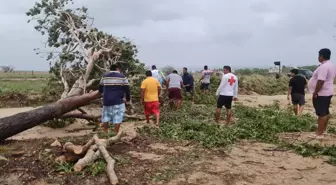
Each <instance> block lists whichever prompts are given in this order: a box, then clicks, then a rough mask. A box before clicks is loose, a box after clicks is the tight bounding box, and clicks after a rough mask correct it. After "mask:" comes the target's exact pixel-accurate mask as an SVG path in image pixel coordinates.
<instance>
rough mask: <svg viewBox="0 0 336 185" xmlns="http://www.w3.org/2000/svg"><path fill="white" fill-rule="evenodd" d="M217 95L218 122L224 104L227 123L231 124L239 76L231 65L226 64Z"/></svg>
mask: <svg viewBox="0 0 336 185" xmlns="http://www.w3.org/2000/svg"><path fill="white" fill-rule="evenodd" d="M216 96H218V100H217V109H216V122H217V123H219V117H220V114H221V109H222V107H223V106H224V107H225V108H226V123H227V124H230V122H231V115H232V113H231V107H232V100H234V101H237V96H238V78H237V76H236V75H234V74H232V73H231V67H230V66H224V75H223V76H222V80H221V83H220V85H219V87H218V89H217V92H216Z"/></svg>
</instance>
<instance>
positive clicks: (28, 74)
mask: <svg viewBox="0 0 336 185" xmlns="http://www.w3.org/2000/svg"><path fill="white" fill-rule="evenodd" d="M49 75H50V74H49V72H48V71H14V72H10V73H4V72H3V71H0V79H3V78H5V79H8V78H48V77H49Z"/></svg>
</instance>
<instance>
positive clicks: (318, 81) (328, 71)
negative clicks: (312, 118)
mask: <svg viewBox="0 0 336 185" xmlns="http://www.w3.org/2000/svg"><path fill="white" fill-rule="evenodd" d="M330 56H331V51H330V50H329V49H328V48H323V49H321V50H320V51H319V52H318V61H319V62H320V65H319V66H318V67H317V69H315V71H314V73H313V75H312V77H311V78H310V79H309V82H308V89H309V92H310V93H312V94H313V97H312V99H313V105H314V109H315V113H316V115H317V116H318V119H317V124H318V126H317V131H316V133H315V134H312V135H311V136H309V137H311V138H317V139H321V138H323V137H324V132H325V131H326V130H327V125H328V122H329V118H330V112H329V106H330V103H331V98H332V97H333V95H334V80H335V75H336V70H335V66H334V64H333V63H332V62H331V61H330Z"/></svg>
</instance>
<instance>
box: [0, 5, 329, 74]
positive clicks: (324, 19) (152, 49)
mask: <svg viewBox="0 0 336 185" xmlns="http://www.w3.org/2000/svg"><path fill="white" fill-rule="evenodd" d="M75 1H76V2H75V3H77V5H79V6H82V5H85V6H87V7H88V8H89V12H90V14H91V15H92V16H93V17H95V26H97V27H98V28H99V29H102V30H104V31H107V32H109V33H111V34H113V35H115V36H119V37H127V38H129V39H131V40H132V41H134V43H135V44H137V45H138V47H139V51H140V53H139V58H140V59H141V60H142V61H143V62H145V63H146V64H148V65H151V64H157V65H158V66H161V67H162V66H165V65H168V64H170V65H174V66H176V67H183V66H187V67H189V68H193V67H201V66H203V65H205V64H208V65H209V66H210V67H212V68H214V67H220V66H223V65H224V64H228V65H232V66H234V67H244V66H246V67H251V66H264V67H267V66H272V64H273V61H275V60H281V61H283V63H284V64H289V65H305V64H315V63H316V62H317V61H316V55H317V54H316V53H317V51H318V50H319V49H320V48H322V47H329V48H330V49H331V50H332V51H335V50H336V47H335V44H336V41H335V39H334V36H335V28H334V24H335V21H336V18H335V15H336V1H334V0H323V1H320V0H310V1H307V0H297V1H292V0H282V1H273V0H250V1H246V0H236V1H229V0H209V1H204V0H170V1H166V0H142V1H134V0H123V1H110V0H95V1H92V0H81V1H79V0H75ZM13 2H14V1H13ZM13 2H11V1H4V2H2V5H1V6H0V27H1V29H0V50H1V51H2V54H1V55H0V65H1V64H12V65H14V66H16V67H17V68H21V69H35V70H43V69H48V63H47V62H46V61H44V60H43V59H41V58H40V57H39V56H36V55H35V53H34V51H33V48H36V47H44V45H43V42H44V41H45V40H44V39H45V38H43V37H41V36H39V34H38V33H37V32H35V31H34V29H33V25H32V24H27V17H26V16H25V12H26V11H27V10H28V9H29V8H31V7H32V6H33V5H34V3H35V0H17V1H15V2H14V3H13Z"/></svg>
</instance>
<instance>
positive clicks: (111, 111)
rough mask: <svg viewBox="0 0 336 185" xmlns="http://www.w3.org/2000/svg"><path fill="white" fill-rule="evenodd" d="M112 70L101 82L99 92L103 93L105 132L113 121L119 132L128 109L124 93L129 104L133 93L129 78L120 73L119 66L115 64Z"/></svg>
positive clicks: (115, 129)
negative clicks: (131, 92)
mask: <svg viewBox="0 0 336 185" xmlns="http://www.w3.org/2000/svg"><path fill="white" fill-rule="evenodd" d="M110 70H111V71H110V72H108V73H106V74H105V75H104V77H103V78H102V79H101V81H100V84H99V92H100V93H103V110H102V123H103V129H104V130H105V132H108V124H109V123H113V124H114V132H115V133H116V134H117V133H118V132H119V128H120V124H121V123H122V121H123V119H124V114H125V111H126V107H125V103H124V95H126V103H127V104H128V103H129V101H130V100H131V95H130V88H129V82H128V79H127V78H126V76H125V75H123V74H121V73H120V70H119V67H118V66H117V65H115V64H113V65H111V66H110Z"/></svg>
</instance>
